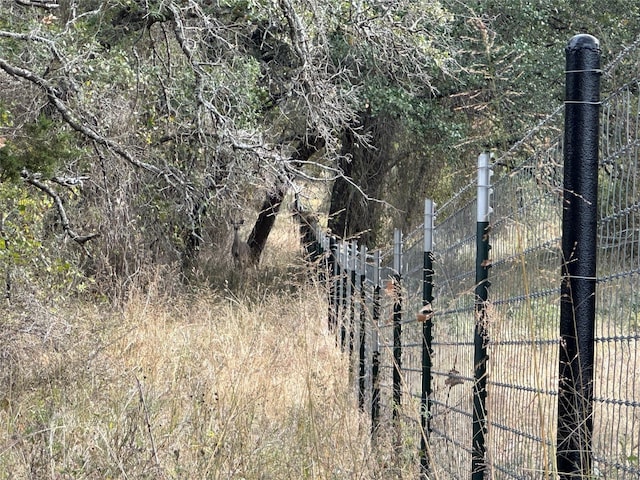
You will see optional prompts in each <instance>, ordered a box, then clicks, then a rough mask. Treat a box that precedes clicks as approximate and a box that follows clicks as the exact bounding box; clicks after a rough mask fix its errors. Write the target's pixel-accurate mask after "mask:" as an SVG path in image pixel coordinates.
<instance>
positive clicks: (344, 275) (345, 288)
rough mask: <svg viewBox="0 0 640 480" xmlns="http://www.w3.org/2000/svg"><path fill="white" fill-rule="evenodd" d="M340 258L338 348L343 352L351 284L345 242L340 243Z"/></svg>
mask: <svg viewBox="0 0 640 480" xmlns="http://www.w3.org/2000/svg"><path fill="white" fill-rule="evenodd" d="M340 258H341V261H340V265H341V269H340V273H341V275H340V281H341V282H342V288H341V290H340V293H341V294H342V301H341V305H342V315H341V316H340V347H341V348H342V351H343V352H344V351H345V348H346V346H347V321H348V319H349V316H348V314H347V302H348V301H349V298H350V297H351V292H350V287H351V284H350V282H349V244H348V243H347V242H344V241H342V242H341V243H340Z"/></svg>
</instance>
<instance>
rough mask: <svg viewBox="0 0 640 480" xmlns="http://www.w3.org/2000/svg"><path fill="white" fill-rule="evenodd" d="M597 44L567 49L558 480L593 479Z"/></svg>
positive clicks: (583, 38) (589, 40)
mask: <svg viewBox="0 0 640 480" xmlns="http://www.w3.org/2000/svg"><path fill="white" fill-rule="evenodd" d="M600 75H601V70H600V44H599V42H598V40H597V39H596V38H594V37H592V36H591V35H576V36H575V37H573V38H572V39H571V40H570V41H569V43H568V45H567V48H566V90H565V99H566V101H565V134H564V138H565V143H564V203H563V207H564V210H563V219H562V255H563V261H562V262H563V263H562V287H561V300H560V337H561V344H560V376H559V382H560V383H559V390H558V438H557V442H558V443H557V462H558V474H559V475H560V478H561V479H577V478H591V468H592V464H591V462H592V459H591V454H592V452H591V449H592V446H591V442H592V434H593V419H592V410H593V361H594V334H595V292H596V235H597V201H598V198H597V197H598V137H599V129H600V125H599V115H600Z"/></svg>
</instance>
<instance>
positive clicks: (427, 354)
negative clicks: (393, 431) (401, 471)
mask: <svg viewBox="0 0 640 480" xmlns="http://www.w3.org/2000/svg"><path fill="white" fill-rule="evenodd" d="M434 220H435V213H434V203H433V200H428V199H427V200H425V201H424V248H423V253H424V256H423V270H422V305H423V307H422V310H421V311H420V317H419V319H420V320H421V321H422V322H423V323H422V395H421V398H420V420H421V429H422V438H421V442H420V471H421V475H422V478H425V479H426V478H428V472H429V459H428V456H427V448H428V445H427V440H428V438H429V432H430V430H431V367H432V360H431V355H432V353H433V352H432V349H431V342H432V340H433V337H432V332H431V327H432V325H433V324H432V318H433V307H432V302H433V229H434Z"/></svg>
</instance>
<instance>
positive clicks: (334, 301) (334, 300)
mask: <svg viewBox="0 0 640 480" xmlns="http://www.w3.org/2000/svg"><path fill="white" fill-rule="evenodd" d="M327 263H328V265H327V270H328V272H327V275H328V277H329V331H330V332H334V333H335V331H336V327H337V325H338V244H337V243H336V237H334V236H333V235H332V236H331V237H329V258H328V260H327Z"/></svg>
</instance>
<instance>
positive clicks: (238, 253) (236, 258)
mask: <svg viewBox="0 0 640 480" xmlns="http://www.w3.org/2000/svg"><path fill="white" fill-rule="evenodd" d="M243 223H244V219H242V220H238V221H232V222H231V224H232V225H233V244H232V245H231V256H232V257H233V263H234V264H235V266H236V267H240V268H242V269H244V268H245V267H246V266H248V265H249V264H250V263H251V250H250V249H249V245H248V244H247V242H243V241H242V240H240V237H239V235H238V230H239V229H240V225H242V224H243Z"/></svg>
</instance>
